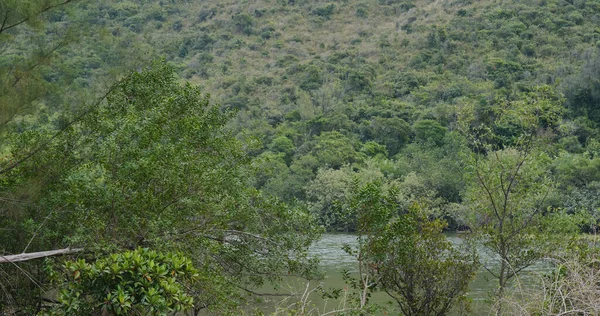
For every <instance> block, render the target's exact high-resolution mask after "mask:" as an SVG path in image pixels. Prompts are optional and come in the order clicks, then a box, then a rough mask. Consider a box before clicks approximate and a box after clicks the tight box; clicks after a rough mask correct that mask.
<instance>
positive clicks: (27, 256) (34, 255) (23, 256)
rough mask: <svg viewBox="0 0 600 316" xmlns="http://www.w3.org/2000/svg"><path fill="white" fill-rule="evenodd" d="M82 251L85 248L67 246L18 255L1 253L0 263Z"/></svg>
mask: <svg viewBox="0 0 600 316" xmlns="http://www.w3.org/2000/svg"><path fill="white" fill-rule="evenodd" d="M80 251H83V248H65V249H57V250H48V251H39V252H30V253H21V254H18V255H6V256H3V255H0V263H15V262H22V261H28V260H33V259H39V258H46V257H52V256H59V255H68V254H72V253H77V252H80Z"/></svg>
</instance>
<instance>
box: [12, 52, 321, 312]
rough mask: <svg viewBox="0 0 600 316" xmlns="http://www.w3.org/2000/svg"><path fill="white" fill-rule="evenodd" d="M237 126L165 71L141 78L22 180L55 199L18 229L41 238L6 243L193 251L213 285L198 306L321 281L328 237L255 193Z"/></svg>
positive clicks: (45, 198)
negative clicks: (315, 249)
mask: <svg viewBox="0 0 600 316" xmlns="http://www.w3.org/2000/svg"><path fill="white" fill-rule="evenodd" d="M229 117H230V115H228V114H226V113H222V112H221V111H220V109H219V106H218V105H215V104H212V103H210V102H209V99H208V97H207V96H205V95H203V94H202V92H201V91H200V90H199V89H198V88H196V87H192V86H191V85H189V84H186V85H180V84H178V83H177V82H176V79H175V76H174V73H173V69H172V68H171V67H170V66H168V65H167V64H166V63H161V62H155V63H153V64H152V66H150V67H148V68H146V69H145V70H144V71H142V72H134V73H132V74H130V75H129V76H127V77H126V78H124V79H123V80H122V81H121V82H120V83H119V85H118V86H117V88H116V89H115V91H113V92H112V93H111V94H110V95H109V96H108V98H107V102H106V103H105V104H102V105H99V106H98V107H96V108H94V110H93V111H92V112H90V113H89V114H88V115H87V116H86V117H85V118H84V119H83V120H82V121H81V122H79V123H78V124H73V125H71V126H70V128H69V129H68V130H66V131H65V132H64V133H63V134H61V135H60V137H57V138H56V139H55V140H54V141H53V142H52V144H51V146H49V148H48V149H47V150H46V151H44V152H43V153H42V154H40V155H38V156H37V157H36V159H34V160H32V161H28V162H27V163H25V164H23V165H22V167H21V168H20V169H19V170H18V172H19V173H20V174H21V177H23V178H27V177H32V178H33V179H35V180H36V181H43V183H44V190H42V192H41V195H40V196H38V197H37V198H36V199H35V200H33V201H34V202H35V204H33V205H32V206H31V208H27V209H26V211H27V212H23V213H21V214H16V216H15V217H14V218H11V221H12V223H13V224H15V225H21V223H22V222H27V221H32V222H33V223H32V226H33V227H38V228H37V231H36V230H34V231H32V232H31V235H30V234H20V233H19V232H15V231H13V230H2V236H1V237H2V238H3V240H9V239H10V238H13V241H12V243H11V244H17V245H18V244H21V245H22V244H27V239H30V238H32V237H34V238H33V244H32V245H31V249H32V250H37V249H41V250H45V249H55V248H57V247H61V246H78V247H79V246H80V247H85V248H87V249H88V251H95V250H100V251H102V252H106V251H108V252H114V251H118V250H121V249H131V248H136V247H139V246H143V247H152V248H153V249H156V250H159V251H173V250H178V251H185V253H187V254H188V255H189V256H190V258H192V260H194V265H196V266H198V267H202V270H200V272H201V274H202V275H201V277H202V278H204V279H205V280H213V281H214V282H207V283H203V284H199V285H197V287H196V288H195V289H194V295H195V299H196V302H197V303H198V305H196V308H201V307H204V306H209V305H210V306H213V307H214V308H224V309H225V308H229V307H232V306H235V305H236V304H237V303H238V302H239V300H241V299H242V298H243V295H242V293H244V291H241V290H240V289H239V288H240V287H242V288H245V287H251V286H253V285H257V284H262V283H263V282H264V281H265V280H273V281H274V280H276V279H277V278H278V277H279V276H281V275H286V274H287V273H293V274H298V275H308V274H310V272H311V271H312V270H311V269H312V266H311V265H310V264H309V265H305V264H304V263H305V253H304V251H305V250H306V247H308V245H309V244H310V242H311V241H312V240H313V239H314V238H316V237H317V236H318V228H317V227H316V226H314V225H312V219H311V217H310V216H309V215H308V214H306V213H305V212H303V211H300V210H297V209H290V208H288V207H287V206H285V205H283V204H281V203H280V202H278V201H276V200H274V199H271V198H267V197H264V196H263V195H262V194H260V193H259V192H257V191H255V190H253V189H250V188H249V186H248V183H247V178H246V170H245V166H246V165H247V163H248V162H249V161H248V159H247V157H246V155H245V153H244V151H243V149H242V146H241V144H240V143H239V142H238V141H237V140H235V139H234V138H233V137H231V136H230V135H228V134H227V133H226V132H225V131H224V124H225V123H226V122H227V120H228V119H229ZM35 134H36V133H29V134H27V135H21V136H20V138H21V139H22V140H23V141H22V142H20V143H15V145H14V147H13V148H14V151H13V155H14V156H15V158H17V159H18V157H19V155H22V153H27V152H29V150H28V148H27V147H28V146H32V147H34V148H35V147H36V146H37V143H36V141H38V140H39V139H42V140H44V138H43V137H37V136H35ZM37 134H39V133H37ZM40 165H43V166H45V169H44V170H43V171H41V170H40V169H39V166H40ZM15 172H17V171H16V170H15ZM40 173H42V174H44V175H45V176H44V177H41V178H37V175H39V174H40ZM306 233H308V234H310V235H305V234H306ZM17 249H18V247H17ZM216 303H218V306H214V304H216Z"/></svg>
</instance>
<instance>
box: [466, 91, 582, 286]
mask: <svg viewBox="0 0 600 316" xmlns="http://www.w3.org/2000/svg"><path fill="white" fill-rule="evenodd" d="M504 104H505V106H504V107H502V108H499V109H497V110H496V117H495V121H494V124H492V125H491V127H490V128H489V129H488V130H487V133H488V134H484V135H485V136H483V137H481V138H478V136H479V135H478V136H476V137H475V143H476V146H478V147H479V149H480V150H483V151H484V153H482V154H477V153H474V154H472V156H471V158H470V161H469V165H470V173H469V177H470V181H469V183H470V185H469V186H468V188H467V192H466V200H467V205H468V206H469V210H470V217H469V223H468V225H469V227H470V228H471V229H472V230H473V232H474V233H475V234H476V236H477V237H478V238H479V239H480V240H481V241H482V243H483V245H484V246H485V247H486V248H487V249H488V250H489V251H491V252H492V253H493V254H495V255H497V258H498V261H499V262H498V265H497V268H492V267H486V269H487V270H488V271H489V272H490V273H491V274H492V275H493V276H494V277H496V278H498V292H497V295H498V297H502V296H503V295H504V291H505V289H506V287H507V286H508V283H509V280H511V279H512V278H513V277H514V276H516V275H517V274H518V273H519V272H521V271H522V270H523V269H526V268H527V267H529V266H531V265H532V264H534V263H536V262H537V261H538V260H539V259H541V258H543V257H544V256H546V255H548V254H549V253H551V251H553V250H556V249H557V248H558V245H559V244H560V243H559V242H558V241H559V239H560V238H562V237H558V236H561V234H562V233H565V232H569V230H572V229H573V228H574V227H573V226H569V225H565V224H564V223H562V224H561V225H555V224H554V223H555V221H562V220H563V215H564V214H562V213H561V212H557V211H555V210H553V209H552V208H551V205H550V204H549V203H548V200H549V199H548V198H549V197H550V196H552V195H553V194H554V190H555V187H556V184H555V182H553V181H552V179H551V177H550V173H549V164H550V161H551V159H550V157H549V156H548V155H547V154H545V153H544V152H543V151H542V150H541V149H540V148H538V146H539V144H540V143H541V141H542V138H541V135H540V136H538V134H537V133H540V130H542V129H546V130H549V131H551V130H552V129H553V128H554V127H556V126H557V121H558V118H559V115H558V113H560V107H559V106H558V105H557V102H556V99H555V97H554V95H553V93H552V91H551V90H550V89H549V88H548V87H540V88H537V89H536V90H535V92H531V93H528V94H526V95H525V96H524V98H523V99H522V100H518V101H514V102H507V103H504ZM507 125H511V126H512V130H513V131H514V132H511V135H510V137H508V136H507V135H502V136H500V137H498V135H497V134H494V133H493V132H490V130H494V131H497V132H499V133H500V134H502V133H503V132H504V131H505V130H506V129H504V128H503V127H505V126H507ZM542 135H543V134H542ZM494 138H496V139H498V138H500V139H505V141H504V142H502V143H504V144H507V143H509V144H513V146H505V147H504V148H502V149H498V148H496V146H497V143H495V142H494V141H493V140H492V141H491V143H489V142H487V140H489V139H494ZM484 267H485V266H484Z"/></svg>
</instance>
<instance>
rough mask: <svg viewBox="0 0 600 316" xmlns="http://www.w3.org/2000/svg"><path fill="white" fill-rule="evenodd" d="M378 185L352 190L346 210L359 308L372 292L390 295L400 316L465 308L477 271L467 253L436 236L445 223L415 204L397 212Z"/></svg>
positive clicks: (389, 193)
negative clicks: (351, 215) (352, 219)
mask: <svg viewBox="0 0 600 316" xmlns="http://www.w3.org/2000/svg"><path fill="white" fill-rule="evenodd" d="M394 191H395V189H393V188H392V189H391V190H389V191H387V190H385V191H384V189H383V188H382V186H381V184H379V183H376V182H375V183H370V184H367V185H364V186H362V187H355V188H354V192H353V196H352V199H351V202H350V208H351V209H353V210H354V211H355V212H356V213H357V217H356V225H357V231H358V237H357V238H358V242H359V246H358V249H356V250H352V249H349V248H347V251H349V252H350V253H352V254H355V255H356V256H357V259H358V261H359V277H360V280H355V281H354V282H353V284H354V287H356V288H358V289H361V303H362V304H361V306H362V305H364V304H366V299H367V298H368V292H369V291H372V290H373V289H374V288H375V287H377V288H380V289H381V290H383V291H385V292H386V293H387V294H388V295H390V296H391V297H392V298H393V299H394V300H395V301H396V303H397V304H398V307H399V308H400V310H401V311H402V313H403V314H404V315H445V314H447V313H449V312H450V310H451V309H452V308H453V307H454V306H455V305H457V303H459V302H463V303H464V302H465V294H466V291H467V287H468V285H469V283H470V281H471V280H472V278H473V277H474V275H475V272H476V271H477V268H478V265H477V263H476V258H475V257H474V255H473V253H471V252H465V253H463V252H461V251H460V250H458V249H456V248H455V247H454V246H453V245H452V243H451V242H450V241H449V240H448V239H447V238H446V236H445V235H444V234H443V233H442V231H443V229H444V228H445V227H446V223H445V222H444V221H442V220H439V219H435V220H431V219H430V218H428V215H427V214H426V213H424V212H423V210H422V209H421V208H420V206H419V205H418V204H417V203H414V204H413V205H411V206H410V208H409V209H408V210H407V211H401V209H400V207H399V206H400V205H399V203H398V201H397V200H396V199H395V196H396V193H395V192H394Z"/></svg>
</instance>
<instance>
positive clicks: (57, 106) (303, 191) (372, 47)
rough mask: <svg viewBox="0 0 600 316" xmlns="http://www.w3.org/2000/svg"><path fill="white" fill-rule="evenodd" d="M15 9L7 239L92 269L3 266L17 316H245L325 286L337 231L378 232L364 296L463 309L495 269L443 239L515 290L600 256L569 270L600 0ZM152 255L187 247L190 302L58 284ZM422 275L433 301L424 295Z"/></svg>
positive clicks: (595, 112)
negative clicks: (321, 271) (300, 289)
mask: <svg viewBox="0 0 600 316" xmlns="http://www.w3.org/2000/svg"><path fill="white" fill-rule="evenodd" d="M0 21H1V22H0V83H1V84H0V241H1V242H0V244H1V245H2V246H1V248H0V253H1V254H3V255H12V254H20V253H24V252H37V251H47V250H53V249H66V248H67V247H71V248H78V249H79V248H83V249H84V250H83V251H82V252H79V255H80V256H83V257H84V258H85V259H86V260H87V262H86V263H85V264H84V263H82V262H81V261H77V262H71V263H68V262H67V263H66V264H64V265H63V261H61V260H60V259H47V260H46V261H43V260H32V261H26V262H24V263H22V264H21V263H20V264H14V265H6V264H4V265H2V266H0V268H2V270H0V275H1V276H0V285H2V286H1V291H0V312H1V313H6V314H10V313H13V314H34V313H37V312H40V311H44V312H52V311H53V312H54V313H66V314H69V313H71V314H73V313H75V314H77V313H78V312H79V313H81V311H83V310H86V311H88V312H90V313H91V312H98V311H104V312H111V313H115V314H122V313H127V312H128V311H130V310H134V311H140V312H139V313H153V312H156V313H164V312H166V311H171V310H177V309H181V308H190V306H192V308H193V309H194V310H196V311H198V310H200V309H204V308H211V309H213V310H215V311H217V312H219V313H226V312H227V311H235V310H237V309H238V308H239V306H241V305H243V304H244V302H245V300H246V299H247V298H248V295H249V294H252V293H253V289H254V288H255V287H256V286H260V285H262V284H263V283H264V282H266V281H270V282H273V283H277V281H278V280H279V279H280V277H281V276H283V275H288V274H292V275H299V276H302V277H306V278H314V277H317V276H318V273H317V271H316V270H315V262H314V261H313V260H310V259H308V258H306V249H307V247H308V246H309V245H310V244H311V242H313V241H314V240H315V239H317V238H318V237H319V233H320V232H321V231H322V230H328V231H347V232H355V233H357V235H358V236H359V237H358V238H359V240H360V246H359V248H358V249H355V250H350V249H349V251H350V252H352V253H356V254H358V259H359V260H358V261H359V262H360V265H363V266H364V269H363V270H361V271H362V272H361V275H360V277H359V280H356V283H355V284H361V282H362V284H363V286H362V287H361V286H359V285H357V286H356V288H357V289H358V290H359V292H360V290H362V292H361V293H360V298H359V299H358V301H357V304H356V305H357V306H358V308H359V309H361V308H366V305H367V299H366V297H367V296H366V294H365V293H366V292H365V291H372V290H375V289H382V290H384V291H386V292H388V293H390V295H391V296H392V297H394V298H395V299H396V301H397V302H398V304H399V306H400V307H401V309H402V310H403V312H404V313H405V314H408V315H412V314H419V315H420V314H423V313H424V314H427V315H429V314H434V312H433V311H434V310H435V314H443V313H446V312H448V311H449V310H451V308H452V306H453V305H455V304H456V303H457V302H462V297H463V295H464V292H465V291H466V285H467V283H461V282H457V280H452V279H451V278H449V276H456V275H457V274H462V275H464V276H465V277H464V278H462V279H460V281H468V280H469V278H470V277H471V275H472V269H473V267H475V266H476V265H477V264H476V263H475V262H470V261H469V260H470V259H468V258H471V257H468V256H466V255H465V254H464V253H462V254H461V253H458V252H456V253H455V249H454V248H453V247H452V246H451V245H449V244H448V243H446V242H444V240H443V238H442V237H443V235H441V231H442V229H446V230H465V231H469V232H470V233H469V234H468V235H469V237H472V240H473V242H476V243H478V244H480V245H482V246H483V247H485V248H486V249H487V250H488V251H490V252H492V253H494V254H496V255H497V257H498V258H499V259H498V260H499V264H498V265H497V267H498V268H497V269H495V268H492V267H485V268H486V269H488V271H489V272H490V273H491V274H492V275H493V276H495V277H497V279H498V291H496V292H495V295H496V297H497V298H500V299H505V298H507V296H506V289H507V288H508V287H510V281H511V280H512V279H513V278H514V277H515V276H517V275H518V274H519V273H520V272H521V271H522V270H523V269H526V268H527V267H529V266H531V265H532V264H534V263H535V262H537V261H538V260H539V259H541V258H546V257H556V258H559V259H560V261H561V262H563V263H564V264H563V268H564V267H577V271H573V273H575V272H581V271H588V270H586V269H593V268H595V267H587V266H585V264H584V265H583V266H582V265H581V261H578V260H575V261H576V263H573V262H567V261H568V260H574V259H573V258H575V259H576V258H580V259H581V258H588V259H589V257H590V256H593V255H591V254H594V253H596V252H595V250H594V249H591V250H590V249H588V248H587V246H584V245H583V244H585V243H583V244H577V243H576V242H575V239H576V237H577V235H578V234H579V233H589V232H595V231H596V229H597V224H598V220H600V212H599V207H600V202H599V200H598V195H599V193H600V125H599V124H600V112H599V109H600V28H599V27H598V25H600V1H598V0H574V1H564V0H526V1H516V0H509V1H501V2H498V1H487V0H486V1H470V0H452V1H435V0H385V1H384V0H378V1H360V0H343V1H333V0H331V1H313V0H296V1H292V0H257V1H216V0H214V1H213V0H208V1H186V0H168V1H167V0H161V1H159V0H156V1H154V0H128V1H116V0H102V1H94V2H92V1H85V0H79V1H70V0H62V1H61V0H44V1H33V0H24V1H16V0H0ZM209 94H210V96H209ZM415 209H418V211H416V210H415ZM576 244H577V245H578V246H574V245H576ZM407 245H410V246H411V247H415V248H414V249H411V250H410V253H411V254H418V256H414V257H411V258H410V259H411V260H412V261H410V260H408V258H407V254H406V251H408V250H407ZM420 245H421V246H420ZM139 247H143V248H139ZM71 248H68V249H71ZM145 248H151V249H152V251H158V254H157V253H153V254H152V256H154V257H155V258H158V257H160V258H165V256H180V254H179V253H184V254H185V256H186V257H187V258H184V257H182V258H181V260H183V261H185V262H187V260H190V262H191V263H190V267H189V270H186V271H187V272H185V273H188V272H190V271H193V273H191V274H193V275H194V277H193V279H194V282H191V279H190V278H188V275H187V274H186V276H185V277H182V280H174V279H169V281H168V282H171V283H170V285H169V286H172V287H173V289H175V288H176V289H175V290H176V292H177V293H178V294H177V295H180V296H181V297H182V300H181V301H180V303H181V305H178V304H174V303H172V302H171V301H169V300H170V299H171V298H169V297H167V296H168V295H166V296H163V297H161V298H159V297H156V298H153V299H152V300H154V301H153V302H156V304H155V303H148V302H150V301H149V300H150V298H147V299H143V300H142V301H143V302H142V301H135V298H134V297H137V296H136V295H133V294H127V295H130V296H129V297H130V298H131V299H132V301H130V302H129V301H128V302H125V300H121V301H119V302H120V304H121V305H119V306H120V307H119V308H121V309H120V310H117V309H116V307H115V306H117V305H115V304H113V303H114V302H117V301H113V303H111V304H112V305H111V304H108V303H105V305H103V306H100V305H98V304H103V303H102V302H101V301H102V300H101V299H100V297H101V295H100V294H98V295H100V296H94V295H96V294H97V293H93V292H86V289H85V288H84V287H85V286H84V285H81V286H82V287H81V288H78V287H77V286H74V285H73V284H71V285H69V282H73V279H70V278H71V276H67V277H64V278H61V277H57V275H61V273H62V272H63V270H64V271H72V270H73V269H75V270H76V271H79V270H81V271H82V272H79V273H83V271H84V270H85V271H86V273H88V275H86V278H90V279H89V280H90V281H89V282H96V281H92V280H93V279H92V278H94V277H99V276H95V275H96V274H97V273H98V271H95V270H94V269H98V268H97V267H99V266H102V265H106V264H109V263H108V261H100V260H98V261H97V259H99V258H102V257H105V256H107V255H108V254H112V256H111V257H110V258H112V259H113V260H121V261H122V260H126V261H127V260H130V259H131V258H130V257H128V256H132V253H131V252H125V251H134V250H135V249H137V250H135V251H149V250H140V249H145ZM382 249H385V250H390V251H391V253H390V254H389V255H388V256H384V255H383V253H385V251H383V250H382ZM577 249H579V250H580V252H577V251H576V250H577ZM571 252H573V254H572V255H569V256H565V254H566V253H571ZM146 254H147V253H146ZM137 255H139V254H136V256H137ZM118 256H123V257H118ZM140 256H142V255H140ZM156 256H158V257H156ZM465 256H466V257H465ZM142 257H143V256H142ZM119 258H121V259H119ZM123 258H125V259H123ZM127 258H129V259H127ZM177 258H179V257H177ZM448 258H455V260H448ZM140 260H142V259H140ZM143 260H146V261H145V262H148V260H150V259H148V258H145V257H144V259H143ZM156 260H158V259H156ZM161 260H163V259H161ZM178 260H179V259H178ZM582 260H583V259H582ZM586 260H587V259H586ZM150 261H152V260H150ZM88 262H89V263H88ZM468 262H470V263H471V264H466V263H468ZM384 263H385V266H386V269H383V268H382V269H379V268H377V269H374V268H373V267H376V266H378V265H381V264H384ZM459 263H461V264H459ZM127 264H132V263H131V262H127ZM135 264H139V263H134V265H135ZM77 265H79V266H80V267H81V268H80V269H79V270H78V269H76V268H73V267H76V266H77ZM191 265H193V266H195V268H193V267H191ZM186 269H187V268H186ZM565 269H566V268H565ZM425 270H426V271H431V273H430V274H432V275H436V276H437V277H439V280H442V281H440V283H439V284H441V285H440V287H438V288H428V289H426V290H424V291H432V292H434V293H435V295H433V296H434V297H435V298H436V299H434V300H432V301H425V302H421V301H419V299H417V298H415V297H416V296H415V295H408V296H410V297H412V300H411V299H410V298H407V295H406V293H407V292H406V291H405V289H406V288H409V289H410V291H416V292H419V291H422V289H421V288H419V287H420V286H426V285H431V282H430V281H428V280H427V279H421V280H416V281H415V283H411V284H410V286H408V287H405V284H403V283H402V282H405V281H402V282H399V281H397V280H404V279H403V278H405V277H406V276H407V275H408V276H410V275H412V274H414V271H425ZM57 271H58V272H57ZM73 271H74V270H73ZM411 271H412V272H411ZM453 271H454V272H453ZM456 271H459V272H460V273H459V272H456ZM563 272H564V271H563ZM113 273H114V274H115V275H116V274H118V273H120V272H118V270H115V271H113ZM562 275H563V278H558V280H559V281H560V280H570V281H572V280H574V279H576V276H577V275H575V276H574V274H570V271H567V272H564V273H563V274H562ZM146 277H148V275H144V274H140V275H138V276H131V278H142V279H143V278H146ZM183 279H185V280H183ZM368 280H370V281H368ZM374 280H376V282H374ZM394 280H396V281H394ZM130 281H131V280H130ZM142 281H143V280H142ZM65 282H66V283H65ZM453 282H454V283H453ZM133 283H135V281H133ZM188 283H189V284H193V285H189V284H188ZM371 283H373V284H372V286H371ZM94 284H95V283H94ZM126 284H127V282H125V283H124V284H117V285H118V286H123V287H125V286H127V285H126ZM182 284H185V289H186V290H182V288H181V286H183V285H182ZM113 285H114V284H113ZM117 285H114V286H117ZM442 285H443V286H442ZM135 286H138V285H135ZM161 286H162V285H161ZM570 286H571V287H574V285H573V284H570ZM56 288H67V289H70V290H69V291H71V292H69V293H76V292H77V291H79V292H77V293H79V294H77V295H79V296H80V297H82V301H81V302H80V301H78V300H79V299H76V298H75V296H77V295H76V294H72V295H68V294H64V295H63V294H61V295H60V297H59V298H58V300H54V301H53V300H50V301H49V302H44V301H43V299H42V297H43V296H44V294H45V293H48V291H50V290H51V289H56ZM118 291H120V290H118V289H115V288H111V289H110V290H109V292H111V293H113V292H114V293H117V292H118ZM144 291H150V290H144ZM153 291H157V290H156V288H154V290H153ZM410 291H409V292H410ZM64 293H67V292H64ZM119 293H125V290H123V291H121V292H119ZM419 293H421V292H419ZM123 295H126V294H123ZM150 296H152V295H149V296H146V297H150ZM417 296H418V295H417ZM92 297H93V300H92V299H91V298H92ZM111 297H112V296H111ZM116 297H118V295H117V296H116ZM123 297H124V296H123ZM46 298H47V297H46ZM88 298H89V299H88ZM188 298H193V299H191V300H188ZM47 299H48V298H47ZM443 299H446V301H443ZM108 301H110V300H106V302H108ZM498 302H500V303H498V304H496V305H494V306H495V307H496V308H497V309H498V311H500V312H503V311H504V312H506V311H507V306H508V305H510V304H508V305H507V304H506V303H505V302H504V303H502V300H499V301H498ZM126 303H127V304H129V305H127V304H126ZM61 304H62V305H61ZM123 304H125V305H123ZM139 304H141V305H139ZM144 304H145V305H144ZM50 305H52V306H51V307H52V308H51V309H46V307H47V306H50ZM419 306H420V307H423V308H424V309H419V308H420V307H419ZM548 306H553V305H552V304H550V303H549V304H547V305H546V306H545V307H544V308H546V307H548ZM78 308H79V309H78ZM532 308H534V309H535V308H537V307H532ZM552 308H554V307H552ZM556 308H557V310H558V311H557V313H558V312H566V311H565V310H560V307H556ZM532 313H535V311H532Z"/></svg>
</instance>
